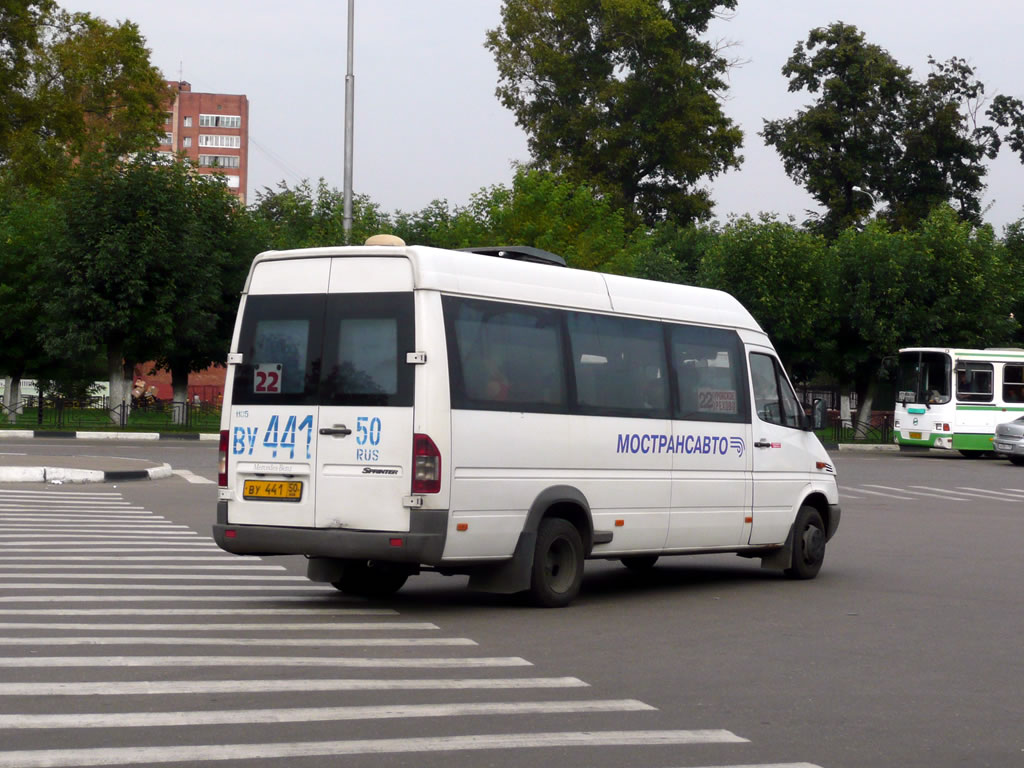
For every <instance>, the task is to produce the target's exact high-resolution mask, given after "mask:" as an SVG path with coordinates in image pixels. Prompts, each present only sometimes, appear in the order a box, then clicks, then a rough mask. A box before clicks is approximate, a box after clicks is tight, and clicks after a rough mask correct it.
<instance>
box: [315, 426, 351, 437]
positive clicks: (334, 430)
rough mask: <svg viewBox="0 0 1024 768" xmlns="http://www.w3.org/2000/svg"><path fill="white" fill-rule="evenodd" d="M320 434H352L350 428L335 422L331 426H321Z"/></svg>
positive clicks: (346, 435) (343, 435)
mask: <svg viewBox="0 0 1024 768" xmlns="http://www.w3.org/2000/svg"><path fill="white" fill-rule="evenodd" d="M320 434H321V435H341V436H342V437H348V436H349V435H351V434H352V430H351V429H349V428H348V427H346V426H345V425H344V424H335V425H334V426H333V427H321V429H320Z"/></svg>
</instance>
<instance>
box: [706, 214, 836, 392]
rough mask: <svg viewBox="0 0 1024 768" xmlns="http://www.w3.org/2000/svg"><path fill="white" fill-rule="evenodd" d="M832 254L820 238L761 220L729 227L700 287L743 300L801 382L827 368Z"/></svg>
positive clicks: (711, 251)
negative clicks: (823, 363)
mask: <svg viewBox="0 0 1024 768" xmlns="http://www.w3.org/2000/svg"><path fill="white" fill-rule="evenodd" d="M831 259H832V254H831V252H830V250H829V249H828V247H827V245H826V243H825V240H824V238H823V237H821V235H818V234H815V233H812V232H808V231H806V230H803V229H800V228H799V227H797V226H795V225H793V224H791V223H788V222H782V221H779V220H777V219H775V218H774V217H772V216H768V215H765V214H762V215H761V217H760V218H759V219H757V220H755V219H753V218H751V217H750V216H742V217H740V218H738V219H735V220H734V221H731V222H730V223H729V224H728V225H727V226H726V227H725V228H724V229H723V230H722V232H721V234H720V235H719V236H718V238H717V239H716V240H715V241H714V243H713V244H711V245H710V247H708V249H707V251H706V252H705V253H704V256H703V259H702V261H701V264H700V268H699V270H698V273H697V279H698V281H699V284H700V285H704V286H707V287H709V288H717V289H719V290H723V291H727V292H729V293H731V294H732V295H733V296H735V297H736V298H737V299H739V301H740V303H742V304H743V305H744V306H745V307H746V308H747V309H748V310H750V313H751V314H752V315H753V316H754V318H755V319H756V320H757V321H758V323H759V324H760V325H761V327H762V328H764V330H765V331H766V332H767V333H768V335H769V336H770V337H771V339H772V342H773V344H774V345H775V349H776V351H777V352H778V353H779V357H780V358H781V359H782V362H783V363H784V364H785V365H786V368H787V369H788V370H789V371H790V373H791V375H793V376H794V378H796V379H797V380H802V381H806V380H808V379H809V378H810V377H811V376H812V375H813V374H815V373H817V372H818V371H819V370H820V367H821V358H822V356H823V355H824V354H826V352H827V350H828V348H829V346H830V343H831V339H832V335H831V333H830V331H829V329H830V327H831V326H832V325H833V323H834V307H833V306H832V304H831V301H832V297H831V294H830V292H829V291H828V290H827V288H826V286H827V281H828V280H830V279H831V276H832V275H833V274H834V272H835V270H834V265H833V264H832V262H831Z"/></svg>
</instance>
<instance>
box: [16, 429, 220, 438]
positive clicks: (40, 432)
mask: <svg viewBox="0 0 1024 768" xmlns="http://www.w3.org/2000/svg"><path fill="white" fill-rule="evenodd" d="M5 437H9V438H12V439H17V440H31V439H32V438H36V437H50V438H59V439H62V440H76V439H77V440H219V439H220V435H219V434H218V433H216V432H59V431H55V430H47V429H0V440H2V439H3V438H5Z"/></svg>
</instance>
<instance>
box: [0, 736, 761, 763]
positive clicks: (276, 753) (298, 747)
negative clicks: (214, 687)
mask: <svg viewBox="0 0 1024 768" xmlns="http://www.w3.org/2000/svg"><path fill="white" fill-rule="evenodd" d="M748 741H749V740H748V739H744V738H741V737H739V736H737V735H736V734H734V733H733V732H732V731H726V730H711V729H707V730H690V731H682V730H677V731H564V732H555V733H502V734H474V735H469V736H443V737H421V738H401V739H355V740H350V741H306V742H293V743H289V744H208V745H199V746H172V747H112V748H103V747H101V748H92V749H41V750H24V751H13V752H6V753H0V768H45V767H47V766H48V767H49V768H63V766H102V765H140V764H141V765H151V764H153V763H169V762H191V761H196V762H198V761H203V760H237V761H244V760H265V759H268V758H279V759H280V758H288V757H317V756H327V757H332V758H333V757H336V756H338V755H382V754H409V753H413V752H464V751H469V750H474V751H475V750H498V749H532V748H540V747H563V748H564V747H607V746H620V747H622V746H650V745H659V744H660V745H666V744H738V743H746V742H748Z"/></svg>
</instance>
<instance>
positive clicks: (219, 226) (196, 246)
mask: <svg viewBox="0 0 1024 768" xmlns="http://www.w3.org/2000/svg"><path fill="white" fill-rule="evenodd" d="M186 174H187V175H186V177H185V184H184V185H183V186H181V187H177V191H179V192H183V193H184V194H180V195H176V196H174V197H171V198H170V199H168V200H167V201H166V204H168V205H176V206H179V207H180V208H181V211H180V213H181V217H180V219H179V226H180V227H181V229H180V230H179V232H178V238H177V243H176V250H177V254H176V256H177V258H176V263H177V265H178V274H177V280H176V282H175V284H174V292H175V293H176V295H177V299H176V301H175V302H174V304H173V306H172V307H171V308H170V310H169V312H170V315H171V322H172V327H173V333H171V334H168V335H165V336H164V337H163V339H162V340H161V344H160V345H159V346H157V347H154V348H147V349H144V350H142V351H141V353H140V357H141V358H142V359H149V358H151V357H152V358H155V359H156V362H157V365H158V367H162V368H166V369H167V370H169V371H170V372H171V387H172V391H173V402H174V403H175V404H176V406H177V407H175V409H174V420H175V422H176V423H183V422H184V420H185V408H184V407H182V406H183V404H185V403H187V402H188V378H189V374H190V373H192V372H195V371H202V370H205V369H206V368H208V367H210V366H211V365H213V364H221V365H223V364H224V363H225V358H226V356H227V351H228V349H229V347H230V344H231V334H232V331H233V329H234V323H235V316H236V314H237V309H238V300H239V295H240V293H241V291H242V287H243V285H244V283H245V277H246V275H247V274H248V271H249V265H250V264H251V262H252V259H253V257H254V256H255V255H256V254H257V253H259V252H260V251H261V250H262V248H261V247H260V244H259V235H258V232H257V230H256V227H255V226H254V223H253V221H252V220H251V219H250V218H249V216H248V215H247V214H246V212H245V211H244V210H243V209H242V207H241V206H240V205H239V203H238V200H237V198H236V197H235V196H234V195H233V194H232V193H231V192H230V191H229V190H228V188H227V186H226V185H225V184H224V183H223V181H222V180H221V179H218V178H216V177H214V176H204V175H199V174H195V173H189V172H188V171H187V170H186ZM179 404H181V405H179Z"/></svg>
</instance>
